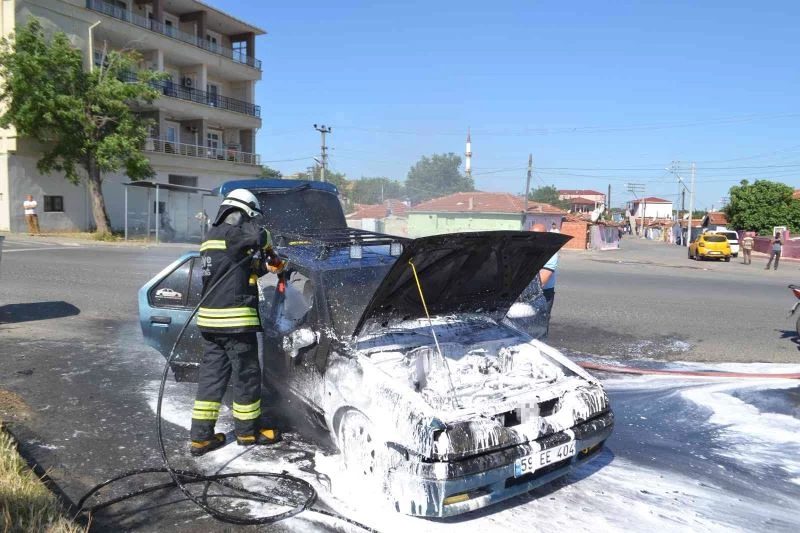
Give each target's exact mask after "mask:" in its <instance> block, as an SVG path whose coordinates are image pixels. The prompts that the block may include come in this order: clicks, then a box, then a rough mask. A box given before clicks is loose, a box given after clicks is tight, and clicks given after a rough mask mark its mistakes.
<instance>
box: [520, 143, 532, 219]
mask: <svg viewBox="0 0 800 533" xmlns="http://www.w3.org/2000/svg"><path fill="white" fill-rule="evenodd" d="M532 175H533V154H528V177H527V178H526V179H525V200H524V202H525V208H524V211H525V212H524V213H523V214H522V226H523V227H522V229H525V217H527V216H528V193H529V192H530V190H531V176H532Z"/></svg>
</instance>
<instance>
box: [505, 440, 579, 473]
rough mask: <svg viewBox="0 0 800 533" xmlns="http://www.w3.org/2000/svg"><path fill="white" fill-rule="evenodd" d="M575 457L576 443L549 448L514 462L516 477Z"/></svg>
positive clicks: (572, 441)
mask: <svg viewBox="0 0 800 533" xmlns="http://www.w3.org/2000/svg"><path fill="white" fill-rule="evenodd" d="M573 455H575V441H574V440H571V441H569V442H567V443H564V444H559V445H558V446H556V447H555V448H549V449H547V450H542V451H540V452H536V453H533V454H531V455H526V456H525V457H522V458H520V459H517V460H516V461H515V462H514V477H520V476H524V475H525V474H530V473H531V472H534V471H536V470H538V469H540V468H543V467H545V466H547V465H551V464H553V463H557V462H559V461H563V460H564V459H569V458H570V457H572V456H573Z"/></svg>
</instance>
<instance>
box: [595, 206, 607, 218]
mask: <svg viewBox="0 0 800 533" xmlns="http://www.w3.org/2000/svg"><path fill="white" fill-rule="evenodd" d="M605 210H606V207H605V206H604V205H603V206H600V207H595V208H594V211H592V222H597V221H598V220H599V219H600V215H602V214H603V211H605Z"/></svg>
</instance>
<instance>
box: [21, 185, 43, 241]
mask: <svg viewBox="0 0 800 533" xmlns="http://www.w3.org/2000/svg"><path fill="white" fill-rule="evenodd" d="M38 207H39V202H37V201H36V200H34V199H33V196H32V195H30V194H29V195H27V196H26V197H25V201H24V202H22V209H24V210H25V222H26V223H27V224H28V233H30V234H31V235H38V234H39V216H38V215H37V214H36V208H38Z"/></svg>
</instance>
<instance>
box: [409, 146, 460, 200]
mask: <svg viewBox="0 0 800 533" xmlns="http://www.w3.org/2000/svg"><path fill="white" fill-rule="evenodd" d="M460 166H461V158H460V157H459V156H457V155H456V154H454V153H452V152H450V153H448V154H434V155H432V156H430V157H427V156H423V157H422V159H420V160H419V161H417V162H416V163H415V164H414V166H413V167H411V170H409V171H408V179H407V180H406V194H407V195H408V197H409V198H410V199H411V202H412V203H413V204H416V203H419V202H422V201H424V200H430V199H431V198H437V197H439V196H445V195H448V194H452V193H454V192H468V191H474V190H475V183H474V182H473V181H472V179H470V178H467V177H466V176H464V175H462V174H461V172H459V171H458V167H460Z"/></svg>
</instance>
